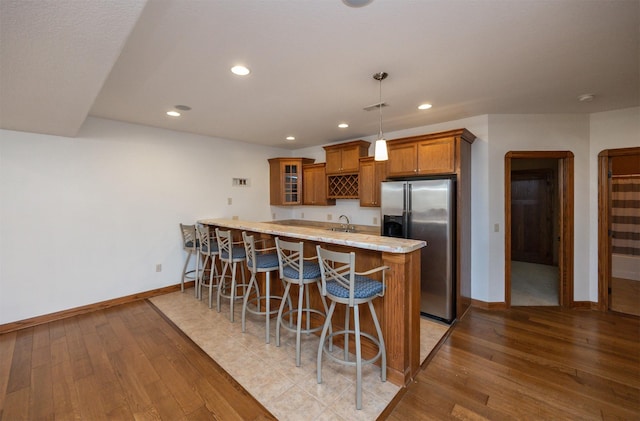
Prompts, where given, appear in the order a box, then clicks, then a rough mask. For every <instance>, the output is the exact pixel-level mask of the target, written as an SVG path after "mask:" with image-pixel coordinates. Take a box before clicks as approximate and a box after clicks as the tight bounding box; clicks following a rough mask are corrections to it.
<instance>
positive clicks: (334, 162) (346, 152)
mask: <svg viewBox="0 0 640 421" xmlns="http://www.w3.org/2000/svg"><path fill="white" fill-rule="evenodd" d="M370 144H371V143H370V142H366V141H364V140H356V141H353V142H347V143H341V144H338V145H330V146H324V150H325V151H326V155H327V175H334V174H354V173H358V171H359V169H360V162H359V160H360V158H361V157H364V156H367V154H368V153H369V145H370Z"/></svg>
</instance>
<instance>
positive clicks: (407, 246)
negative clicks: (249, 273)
mask: <svg viewBox="0 0 640 421" xmlns="http://www.w3.org/2000/svg"><path fill="white" fill-rule="evenodd" d="M292 221H295V222H292ZM198 222H199V223H201V224H205V225H215V226H219V227H225V228H231V229H237V230H245V231H252V232H259V233H263V234H270V235H276V236H277V235H281V236H286V237H290V238H299V239H301V240H309V241H320V242H324V243H328V244H338V245H342V246H349V247H355V248H361V249H366V250H376V251H381V252H386V253H399V254H403V253H410V252H412V251H415V250H418V249H420V248H422V247H424V246H426V245H427V243H426V242H424V241H420V240H409V239H404V238H394V237H383V236H380V235H378V234H377V233H376V234H373V233H369V231H370V230H366V231H364V230H363V231H364V232H362V233H360V232H339V231H331V230H330V228H331V227H329V228H325V227H324V226H323V227H319V226H317V223H314V224H309V225H311V226H301V224H302V223H303V222H302V221H299V220H286V221H273V222H252V221H242V220H235V219H201V220H199V221H198ZM320 224H323V225H324V223H320Z"/></svg>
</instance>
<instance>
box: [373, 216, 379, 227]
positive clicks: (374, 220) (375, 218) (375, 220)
mask: <svg viewBox="0 0 640 421" xmlns="http://www.w3.org/2000/svg"><path fill="white" fill-rule="evenodd" d="M373 225H378V217H376V216H374V217H373Z"/></svg>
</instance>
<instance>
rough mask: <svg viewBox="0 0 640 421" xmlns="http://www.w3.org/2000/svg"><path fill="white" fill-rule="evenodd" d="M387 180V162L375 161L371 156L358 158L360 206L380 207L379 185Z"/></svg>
mask: <svg viewBox="0 0 640 421" xmlns="http://www.w3.org/2000/svg"><path fill="white" fill-rule="evenodd" d="M385 178H387V161H375V160H374V159H373V157H372V156H369V157H366V158H360V182H359V186H358V197H359V198H360V206H363V207H380V183H381V182H382V181H383V180H384V179H385Z"/></svg>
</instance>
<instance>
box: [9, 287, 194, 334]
mask: <svg viewBox="0 0 640 421" xmlns="http://www.w3.org/2000/svg"><path fill="white" fill-rule="evenodd" d="M193 285H194V281H190V282H185V283H184V286H185V288H189V287H192V286H193ZM179 290H180V284H176V285H170V286H167V287H163V288H157V289H152V290H150V291H144V292H139V293H137V294H131V295H127V296H124V297H119V298H114V299H111V300H106V301H100V302H98V303H94V304H88V305H86V306H80V307H75V308H70V309H68V310H61V311H56V312H55V313H49V314H43V315H42V316H36V317H31V318H29V319H24V320H18V321H17V322H11V323H5V324H3V325H0V334H3V333H9V332H13V331H15V330H20V329H24V328H28V327H33V326H37V325H41V324H43V323H49V322H53V321H56V320H61V319H66V318H67V317H73V316H78V315H80V314H85V313H90V312H92V311H96V310H101V309H105V308H109V307H113V306H117V305H120V304H125V303H130V302H133V301H138V300H144V299H145V298H151V297H155V296H157V295H163V294H168V293H170V292H174V291H179Z"/></svg>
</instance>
